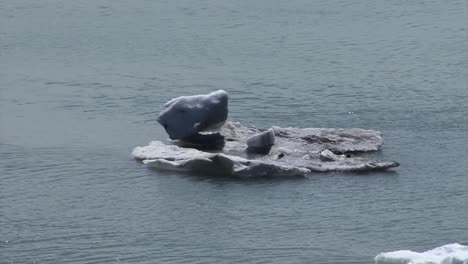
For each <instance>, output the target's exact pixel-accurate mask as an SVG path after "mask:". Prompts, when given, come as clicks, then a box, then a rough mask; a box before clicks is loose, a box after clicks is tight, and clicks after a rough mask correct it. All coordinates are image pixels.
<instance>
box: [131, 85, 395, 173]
mask: <svg viewBox="0 0 468 264" xmlns="http://www.w3.org/2000/svg"><path fill="white" fill-rule="evenodd" d="M181 109H183V111H181ZM218 114H219V115H220V116H217V115H218ZM226 118H227V94H226V92H224V91H217V92H214V93H211V94H208V95H199V96H183V97H178V98H176V99H172V100H171V101H169V102H168V103H167V104H166V105H165V109H164V110H163V111H162V113H161V114H160V116H159V118H158V121H159V122H160V123H161V124H162V125H163V126H164V127H165V128H166V131H167V132H168V134H169V137H170V138H171V139H179V140H176V141H173V142H172V143H173V144H174V145H166V144H164V143H162V142H159V141H153V142H151V143H150V144H149V145H148V146H144V147H136V148H135V149H134V150H133V152H132V155H133V156H134V157H135V158H136V159H139V160H142V161H143V163H144V164H146V165H148V166H149V167H153V168H159V169H170V170H179V171H189V172H202V173H211V174H222V175H231V176H239V177H252V176H266V175H268V176H293V175H304V174H308V173H311V172H327V171H368V170H384V169H388V168H392V167H397V166H398V165H399V164H398V162H395V161H385V160H372V159H367V158H363V157H358V156H359V153H361V152H369V151H376V150H379V149H380V148H381V147H382V144H383V139H382V136H381V134H380V132H378V131H375V130H365V129H360V128H347V129H345V128H341V129H339V128H291V127H290V128H281V127H276V126H274V127H272V128H270V129H268V130H265V129H259V128H256V127H253V126H244V125H242V124H240V123H238V122H227V123H226V124H225V121H226ZM223 125H224V126H223ZM213 128H215V129H219V128H220V131H219V133H214V134H200V133H199V132H200V131H206V130H208V129H213ZM207 149H208V150H207ZM202 150H205V151H202ZM350 153H353V155H352V156H353V157H351V155H350Z"/></svg>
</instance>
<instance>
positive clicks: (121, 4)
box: [0, 0, 468, 263]
mask: <svg viewBox="0 0 468 264" xmlns="http://www.w3.org/2000/svg"><path fill="white" fill-rule="evenodd" d="M467 43H468V3H467V2H466V1H465V0H460V1H458V0H453V1H435V0H434V1H432V0H428V1H379V0H377V1H337V0H333V1H309V0H289V1H276V0H273V1H272V0H258V1H244V0H241V1H231V0H200V1H156V0H134V1H123V0H112V1H110V0H95V1H84V0H79V1H58V0H44V1H35V0H0V88H1V94H0V169H1V171H0V263H373V257H374V256H375V255H377V254H378V253H380V252H382V251H392V250H397V249H411V250H417V251H420V250H428V249H431V248H434V247H437V246H441V245H444V244H448V243H454V242H458V243H462V244H463V243H464V244H468V150H467V149H468V44H467ZM217 89H224V90H226V91H228V92H229V95H230V113H229V115H230V116H229V118H230V120H237V121H242V122H243V123H246V124H251V125H256V126H259V127H268V126H271V125H278V126H299V127H361V128H369V129H376V130H380V131H382V133H383V135H384V140H385V145H384V148H383V151H382V152H379V153H375V154H374V157H376V158H385V159H392V160H397V161H399V162H401V166H400V167H399V168H397V169H395V170H393V172H379V173H377V172H372V173H363V174H352V173H326V174H313V175H311V176H309V177H305V178H295V179H288V180H277V179H268V178H263V179H252V180H240V179H232V178H222V177H220V178H216V177H208V176H203V175H198V176H194V175H186V174H178V173H170V172H157V171H153V170H149V169H147V168H145V167H144V166H143V165H142V164H140V163H138V162H136V161H135V160H133V159H132V158H131V156H130V152H131V150H132V148H133V147H135V146H138V145H140V146H141V145H145V144H147V143H148V142H149V141H151V140H165V139H166V138H167V135H166V134H165V133H164V131H163V129H162V128H161V127H160V126H159V125H158V124H157V123H156V121H155V119H156V116H157V113H158V112H159V109H160V107H161V105H162V104H163V103H164V102H165V101H167V100H168V99H170V98H172V97H175V96H180V95H187V94H198V93H206V92H209V91H213V90H217Z"/></svg>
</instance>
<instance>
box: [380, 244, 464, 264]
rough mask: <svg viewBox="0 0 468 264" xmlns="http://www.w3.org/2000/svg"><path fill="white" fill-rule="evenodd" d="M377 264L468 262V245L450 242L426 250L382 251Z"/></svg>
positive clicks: (457, 263) (462, 263)
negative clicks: (419, 251) (420, 251)
mask: <svg viewBox="0 0 468 264" xmlns="http://www.w3.org/2000/svg"><path fill="white" fill-rule="evenodd" d="M375 263H376V264H468V246H464V245H460V244H448V245H445V246H441V247H438V248H435V249H432V250H429V251H426V252H422V253H418V252H414V251H410V250H398V251H394V252H388V253H380V254H379V255H377V256H376V257H375Z"/></svg>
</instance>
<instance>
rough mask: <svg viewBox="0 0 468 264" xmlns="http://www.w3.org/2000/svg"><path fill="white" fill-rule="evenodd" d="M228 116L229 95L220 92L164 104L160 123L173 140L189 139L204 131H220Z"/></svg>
mask: <svg viewBox="0 0 468 264" xmlns="http://www.w3.org/2000/svg"><path fill="white" fill-rule="evenodd" d="M227 116H228V95H227V93H226V92H225V91H223V90H218V91H215V92H212V93H209V94H204V95H192V96H181V97H177V98H174V99H171V100H170V101H169V102H167V103H166V104H164V109H163V110H162V111H161V113H160V114H159V116H158V119H157V120H158V122H159V123H160V124H161V125H162V126H163V127H164V129H166V132H167V134H168V135H169V137H170V138H171V139H187V138H190V137H193V136H196V135H197V133H199V132H203V131H212V130H219V129H220V128H221V127H222V126H223V125H224V123H225V122H226V119H227Z"/></svg>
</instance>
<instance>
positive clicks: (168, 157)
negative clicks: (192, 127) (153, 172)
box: [132, 141, 310, 177]
mask: <svg viewBox="0 0 468 264" xmlns="http://www.w3.org/2000/svg"><path fill="white" fill-rule="evenodd" d="M132 155H133V156H134V157H135V158H137V159H140V160H142V161H143V163H144V164H146V165H147V166H149V167H154V168H157V169H167V170H176V171H187V172H200V173H209V174H216V175H224V176H237V177H255V176H257V177H258V176H271V177H277V176H299V175H304V174H306V173H308V172H310V171H309V170H308V169H306V168H298V167H293V166H286V165H282V164H278V163H276V162H274V161H271V162H265V161H257V160H247V159H244V158H241V157H236V156H231V155H226V154H221V153H208V152H203V151H199V150H196V149H192V148H181V147H178V146H174V145H166V144H164V143H162V142H160V141H153V142H151V143H150V144H149V145H148V146H145V147H136V148H135V149H134V150H133V152H132Z"/></svg>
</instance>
